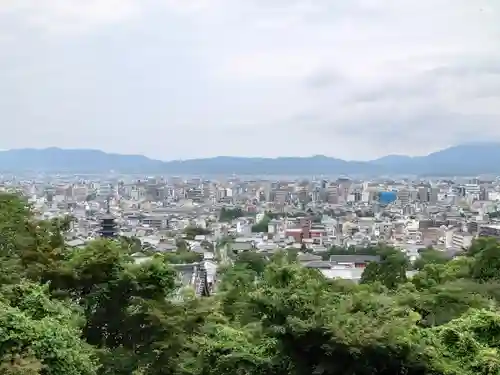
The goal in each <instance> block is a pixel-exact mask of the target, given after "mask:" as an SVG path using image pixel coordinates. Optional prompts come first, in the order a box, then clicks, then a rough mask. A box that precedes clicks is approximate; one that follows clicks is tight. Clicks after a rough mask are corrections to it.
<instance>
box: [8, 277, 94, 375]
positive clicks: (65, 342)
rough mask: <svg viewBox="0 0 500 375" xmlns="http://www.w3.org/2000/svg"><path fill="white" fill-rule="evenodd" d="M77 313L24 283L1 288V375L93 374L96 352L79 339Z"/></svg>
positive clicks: (42, 291)
mask: <svg viewBox="0 0 500 375" xmlns="http://www.w3.org/2000/svg"><path fill="white" fill-rule="evenodd" d="M80 322H81V321H80V320H79V319H78V316H77V312H76V310H74V309H71V308H70V307H68V306H67V305H66V304H64V303H61V302H55V301H53V300H51V299H50V298H49V294H48V291H47V288H45V287H41V286H38V285H34V284H29V283H26V282H21V283H19V284H17V285H13V286H8V287H4V288H3V290H2V299H1V301H0V358H1V362H0V363H1V364H0V371H1V373H3V374H9V373H10V374H48V375H52V374H53V375H63V374H68V375H81V374H88V375H91V374H96V373H97V370H98V362H97V357H96V352H95V350H94V349H93V348H91V347H90V345H87V344H86V343H85V342H84V341H82V340H81V339H80V334H81V331H80V327H79V323H80Z"/></svg>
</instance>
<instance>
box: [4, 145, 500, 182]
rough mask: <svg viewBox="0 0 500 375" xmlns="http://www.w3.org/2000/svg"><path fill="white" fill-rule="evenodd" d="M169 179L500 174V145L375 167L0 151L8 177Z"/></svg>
mask: <svg viewBox="0 0 500 375" xmlns="http://www.w3.org/2000/svg"><path fill="white" fill-rule="evenodd" d="M111 170H114V171H116V172H121V173H168V174H178V175H183V174H184V175H188V174H203V175H218V174H224V175H228V174H233V173H235V174H251V175H308V176H311V175H322V174H323V175H340V174H346V175H355V174H365V175H367V174H368V175H375V174H379V175H380V174H407V175H409V174H415V175H478V174H495V173H498V174H500V143H470V144H463V145H458V146H453V147H450V148H447V149H444V150H440V151H437V152H433V153H431V154H429V155H426V156H418V157H411V156H404V155H388V156H384V157H382V158H379V159H376V160H371V161H346V160H342V159H337V158H332V157H327V156H322V155H316V156H310V157H279V158H254V157H233V156H218V157H214V158H205V159H190V160H174V161H160V160H154V159H150V158H147V157H145V156H142V155H120V154H110V153H106V152H103V151H99V150H85V149H61V148H54V147H53V148H45V149H15V150H7V151H0V171H3V172H23V171H38V172H67V173H105V172H109V171H111Z"/></svg>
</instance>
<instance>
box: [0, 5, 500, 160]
mask: <svg viewBox="0 0 500 375" xmlns="http://www.w3.org/2000/svg"><path fill="white" fill-rule="evenodd" d="M498 19H500V3H497V2H493V1H489V0H477V1H473V2H472V1H469V0H435V1H420V2H415V1H411V0H401V1H377V2H374V1H369V0H352V1H341V0H300V1H299V0H288V1H284V0H266V1H264V0H245V1H243V0H182V1H181V0H144V1H140V2H139V1H134V0H99V1H98V0H87V1H79V0H46V1H43V2H42V1H35V0H22V1H21V0H20V1H13V0H12V1H6V0H0V35H2V37H1V38H0V48H1V50H2V59H0V88H1V90H2V94H3V95H2V97H3V98H4V99H3V100H2V101H1V102H0V113H2V125H1V126H2V127H4V128H6V129H7V128H8V134H9V137H6V138H4V139H2V142H1V143H0V148H13V147H28V146H37V147H44V146H51V145H55V146H60V147H92V148H102V149H105V150H109V151H115V152H125V153H126V152H130V153H143V154H147V155H150V156H153V157H158V158H162V159H172V158H189V157H200V156H210V155H212V156H213V155H218V154H226V155H228V154H241V155H264V156H265V155H268V156H278V155H293V154H295V155H308V154H326V155H332V156H337V157H345V158H349V159H369V158H374V157H377V156H380V155H384V154H391V153H410V154H423V153H426V152H430V151H433V150H434V149H436V148H440V147H446V146H448V145H450V144H455V143H460V142H465V141H469V139H470V138H471V137H478V135H481V136H484V135H487V136H488V137H489V139H493V140H494V139H498V140H500V127H498V126H497V125H498V123H499V120H500V95H499V87H500V74H499V73H500V71H499V68H498V67H499V66H500V64H499V62H500V55H499V53H498V51H500V23H498ZM470 129H474V131H471V130H470ZM2 130H4V131H5V129H2ZM27 135H30V136H29V137H27Z"/></svg>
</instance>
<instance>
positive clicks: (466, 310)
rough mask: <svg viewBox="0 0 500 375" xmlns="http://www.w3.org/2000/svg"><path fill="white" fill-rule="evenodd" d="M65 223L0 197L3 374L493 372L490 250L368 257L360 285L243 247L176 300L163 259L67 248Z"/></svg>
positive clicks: (499, 254)
mask: <svg viewBox="0 0 500 375" xmlns="http://www.w3.org/2000/svg"><path fill="white" fill-rule="evenodd" d="M67 225H68V222H67V221H66V220H54V221H38V220H36V219H35V217H34V215H33V213H32V212H31V210H30V209H29V208H28V207H27V206H26V205H25V202H24V201H23V200H22V199H20V198H19V197H16V196H13V195H8V194H2V195H1V196H0V257H1V262H2V263H1V264H2V273H1V274H0V277H1V280H0V282H1V286H0V305H1V306H0V357H1V359H0V374H16V375H21V374H23V375H32V374H33V375H34V374H47V375H76V374H83V375H91V374H110V375H111V374H131V375H132V374H158V375H159V374H173V375H174V374H179V375H212V374H213V375H234V374H238V375H240V374H241V375H247V374H248V375H256V374H259V375H260V374H266V375H273V374H275V375H311V374H325V375H328V374H332V375H333V374H341V375H344V374H345V375H360V374H361V375H365V374H366V375H368V374H370V375H371V374H387V375H395V374H408V375H413V374H419V375H421V374H433V375H439V374H447V375H448V374H449V375H452V374H457V375H458V374H460V375H463V374H465V375H467V374H471V375H472V374H474V375H478V374H500V355H499V352H498V350H499V346H500V312H499V309H498V303H499V301H500V245H499V244H498V243H497V242H496V241H494V240H491V239H482V240H480V241H477V242H475V243H474V245H473V246H472V247H471V249H469V251H468V252H467V253H466V254H464V256H463V257H460V258H457V259H454V260H451V261H446V260H444V259H443V258H441V257H437V256H430V255H429V254H427V256H426V257H424V260H423V261H420V262H419V264H418V265H417V266H416V268H417V269H418V270H419V271H418V273H417V274H416V276H415V277H413V278H412V279H411V280H407V279H406V276H405V272H403V271H404V270H405V269H406V267H408V264H406V262H405V261H404V260H403V259H402V258H400V257H398V255H397V254H396V253H395V252H393V251H391V249H379V251H380V253H381V254H385V255H384V256H383V257H382V263H381V264H380V265H376V266H375V265H374V266H371V267H369V268H368V269H367V271H366V272H365V274H364V275H363V282H362V283H361V284H360V285H356V284H353V283H351V282H347V281H342V280H335V281H328V280H326V279H324V278H323V277H322V275H321V274H319V273H318V272H317V271H315V270H311V269H307V268H302V267H300V266H299V265H297V264H295V263H294V262H293V259H292V258H291V257H289V256H287V254H278V255H275V256H273V258H272V259H270V260H268V259H264V258H262V257H261V256H259V255H258V254H249V253H244V254H243V255H240V256H238V257H237V259H236V261H235V262H234V265H233V266H232V267H231V268H228V269H226V270H225V271H224V273H223V275H222V276H221V281H220V288H219V292H218V293H217V294H216V295H215V296H212V297H208V298H199V299H196V298H189V297H188V296H187V295H186V297H185V298H184V300H182V301H179V300H178V299H173V298H170V297H171V296H173V294H174V293H177V289H178V286H177V285H176V275H175V272H174V271H173V268H172V266H171V265H170V264H169V259H168V258H164V257H161V256H158V257H154V258H153V259H152V260H151V261H150V262H146V263H142V264H140V265H136V264H134V262H133V261H132V259H131V257H130V255H129V254H130V253H131V251H132V250H131V247H130V246H127V245H126V244H125V243H123V242H120V241H115V242H106V241H95V242H92V243H90V244H89V245H88V246H87V247H85V248H84V249H81V250H71V251H70V250H68V249H65V245H64V239H63V235H62V233H63V231H64V230H65V229H66V227H67Z"/></svg>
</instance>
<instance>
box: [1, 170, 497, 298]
mask: <svg viewBox="0 0 500 375" xmlns="http://www.w3.org/2000/svg"><path fill="white" fill-rule="evenodd" d="M273 178H274V179H273ZM3 189H4V190H6V191H15V192H18V193H20V194H22V195H23V196H25V197H27V198H28V201H29V202H30V204H31V205H32V207H33V209H34V210H36V212H37V213H38V215H40V217H41V218H43V219H52V218H57V217H71V219H72V221H71V227H70V230H69V231H68V232H67V233H66V234H65V236H66V239H67V245H68V246H69V247H71V248H79V247H84V246H85V245H86V244H87V243H89V242H90V241H92V240H94V239H96V238H99V237H105V238H108V237H112V238H117V237H126V238H130V239H133V240H134V241H135V243H137V244H138V246H137V251H136V252H134V253H133V254H132V257H134V258H135V259H136V261H137V262H141V261H144V260H145V259H148V257H150V256H151V255H152V254H153V253H163V254H165V253H172V254H179V252H181V253H182V254H183V255H187V257H186V259H187V260H195V261H192V262H191V263H190V264H188V263H186V264H179V265H177V266H176V267H178V268H180V269H181V271H182V272H181V274H182V275H181V276H182V277H181V279H182V281H183V282H184V283H185V284H186V285H185V286H191V287H195V288H196V290H197V293H201V291H202V290H203V289H202V288H201V287H200V285H201V284H200V280H199V277H200V274H199V272H200V268H201V269H203V270H204V273H203V275H205V273H206V272H205V271H207V270H208V271H209V272H208V271H207V272H208V273H209V275H208V282H209V283H210V289H211V290H212V291H214V290H215V289H216V285H217V268H218V267H219V266H220V264H221V262H227V260H228V259H231V258H232V257H233V255H234V253H235V252H242V251H251V252H255V253H258V254H261V255H263V256H265V257H270V256H272V255H273V254H275V253H277V252H280V251H288V250H290V249H294V250H296V251H297V259H298V260H299V262H300V264H301V265H303V266H304V267H310V268H315V269H318V270H320V272H321V273H323V274H324V275H325V276H327V277H328V278H344V279H348V280H352V281H355V282H358V281H359V280H360V278H361V275H362V273H363V270H364V267H365V266H366V265H367V262H368V261H367V260H364V259H363V256H361V257H355V256H346V255H338V254H337V255H334V254H331V253H332V251H331V249H335V248H366V247H373V246H378V245H380V244H385V245H389V246H391V247H394V248H395V249H398V250H399V251H401V252H402V253H404V254H405V255H406V256H407V257H408V258H409V259H410V261H415V260H416V259H417V258H418V257H419V253H420V251H421V250H422V249H425V248H433V249H435V250H439V251H442V252H443V254H446V256H448V257H450V259H451V258H453V256H454V255H455V254H459V253H460V252H461V251H463V249H466V248H468V247H470V246H471V244H472V241H473V240H474V239H475V238H478V237H481V236H488V237H496V238H500V178H495V179H484V178H477V177H473V178H466V177H462V178H457V179H454V180H450V179H449V178H435V179H433V180H413V181H412V180H408V179H402V180H396V179H393V180H391V179H387V178H379V179H371V180H366V181H363V180H355V179H350V178H347V177H339V178H336V179H330V180H327V179H318V178H316V179H306V178H300V179H293V180H292V179H281V180H276V179H275V177H272V179H269V177H266V176H263V177H260V178H254V177H252V178H251V179H249V178H248V177H245V176H240V177H238V176H236V175H235V176H230V177H227V178H223V179H218V180H209V179H204V178H199V177H198V178H195V177H191V178H181V177H168V176H164V177H162V176H149V177H148V176H144V177H142V178H139V177H137V176H132V177H131V176H126V175H114V176H110V175H108V176H93V177H89V176H85V177H83V176H78V175H66V176H64V175H59V176H45V177H44V178H43V179H42V178H32V179H27V178H26V177H25V178H24V179H22V180H20V179H12V180H10V181H5V180H4V181H3ZM193 233H194V234H193ZM179 243H182V249H181V250H180V247H179ZM333 253H335V251H333ZM188 254H189V255H188ZM368 259H371V260H373V259H372V258H368ZM186 273H187V275H186ZM203 277H205V276H203Z"/></svg>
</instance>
